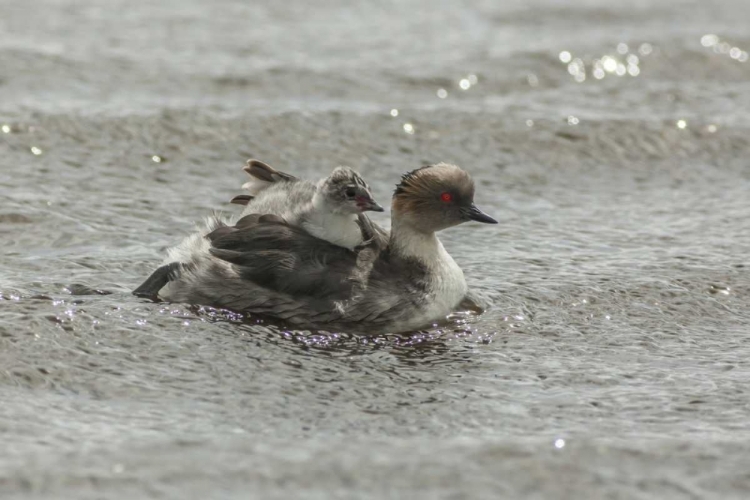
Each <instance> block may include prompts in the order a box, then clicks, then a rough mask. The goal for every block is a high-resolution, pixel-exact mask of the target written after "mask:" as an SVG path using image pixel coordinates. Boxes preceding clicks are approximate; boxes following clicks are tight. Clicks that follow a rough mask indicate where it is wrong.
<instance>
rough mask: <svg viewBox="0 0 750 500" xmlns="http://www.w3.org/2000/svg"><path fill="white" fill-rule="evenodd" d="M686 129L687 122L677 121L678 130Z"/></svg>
mask: <svg viewBox="0 0 750 500" xmlns="http://www.w3.org/2000/svg"><path fill="white" fill-rule="evenodd" d="M685 127H687V122H686V121H685V120H677V128H678V129H680V130H683V129H684V128H685Z"/></svg>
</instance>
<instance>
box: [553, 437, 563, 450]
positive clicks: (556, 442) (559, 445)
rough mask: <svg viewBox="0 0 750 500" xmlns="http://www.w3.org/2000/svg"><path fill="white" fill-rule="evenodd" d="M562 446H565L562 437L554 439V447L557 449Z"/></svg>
mask: <svg viewBox="0 0 750 500" xmlns="http://www.w3.org/2000/svg"><path fill="white" fill-rule="evenodd" d="M564 447H565V440H564V439H560V438H558V439H555V448H557V449H558V450H560V449H562V448H564Z"/></svg>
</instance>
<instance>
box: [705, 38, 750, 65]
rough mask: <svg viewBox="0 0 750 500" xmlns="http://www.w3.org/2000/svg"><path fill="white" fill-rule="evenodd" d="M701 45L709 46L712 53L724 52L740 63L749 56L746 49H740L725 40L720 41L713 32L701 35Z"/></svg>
mask: <svg viewBox="0 0 750 500" xmlns="http://www.w3.org/2000/svg"><path fill="white" fill-rule="evenodd" d="M701 45H702V46H704V47H706V48H710V49H711V50H712V51H713V52H714V54H725V55H728V56H729V57H730V58H731V59H734V60H735V61H739V62H742V63H744V62H746V61H747V60H748V57H749V56H748V53H747V51H746V50H742V49H741V48H740V47H737V46H735V45H734V44H730V43H729V42H727V41H726V40H724V41H722V40H721V39H720V38H719V37H718V36H717V35H714V34H707V35H703V36H702V37H701Z"/></svg>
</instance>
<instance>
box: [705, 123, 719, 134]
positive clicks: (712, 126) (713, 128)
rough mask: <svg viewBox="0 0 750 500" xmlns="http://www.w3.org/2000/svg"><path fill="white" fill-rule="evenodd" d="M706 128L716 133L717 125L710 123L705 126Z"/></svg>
mask: <svg viewBox="0 0 750 500" xmlns="http://www.w3.org/2000/svg"><path fill="white" fill-rule="evenodd" d="M706 130H708V132H709V133H711V134H714V133H716V130H717V127H716V125H714V124H713V123H712V124H710V125H709V126H708V127H706Z"/></svg>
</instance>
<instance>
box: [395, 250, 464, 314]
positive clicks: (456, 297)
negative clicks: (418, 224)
mask: <svg viewBox="0 0 750 500" xmlns="http://www.w3.org/2000/svg"><path fill="white" fill-rule="evenodd" d="M425 265H426V266H427V268H428V271H429V275H430V276H429V278H428V283H429V285H428V291H427V297H425V306H424V308H423V309H422V310H421V311H419V313H418V314H415V315H414V317H413V318H412V319H411V320H410V321H409V323H410V326H411V327H413V328H417V327H420V326H423V325H424V324H425V323H428V322H430V321H438V320H441V319H444V318H445V317H446V316H447V315H449V314H450V313H452V312H453V311H454V310H455V308H456V306H457V305H458V304H459V303H460V302H461V301H462V300H463V298H464V297H465V296H466V293H467V292H468V287H467V285H466V279H465V278H464V273H463V271H462V270H461V268H460V267H458V264H456V261H455V260H453V257H451V256H450V254H448V252H447V251H446V250H445V248H443V245H442V243H440V242H439V241H438V248H437V252H436V254H435V255H434V257H433V258H432V259H430V260H429V262H425Z"/></svg>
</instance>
